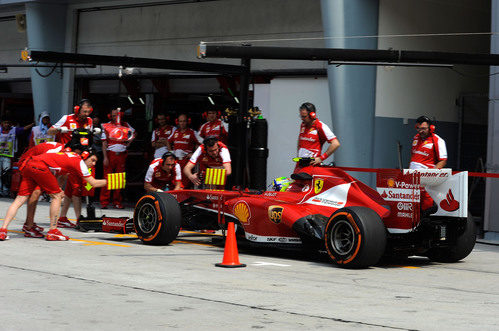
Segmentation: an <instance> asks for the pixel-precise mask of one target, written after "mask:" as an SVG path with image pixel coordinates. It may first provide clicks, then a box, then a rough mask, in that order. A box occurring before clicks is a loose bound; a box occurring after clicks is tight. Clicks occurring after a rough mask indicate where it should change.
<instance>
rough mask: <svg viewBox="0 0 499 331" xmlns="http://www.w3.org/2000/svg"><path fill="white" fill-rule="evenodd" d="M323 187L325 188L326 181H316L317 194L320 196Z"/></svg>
mask: <svg viewBox="0 0 499 331" xmlns="http://www.w3.org/2000/svg"><path fill="white" fill-rule="evenodd" d="M323 187H324V179H316V180H315V184H314V192H315V194H318V193H319V192H320V191H322V188H323Z"/></svg>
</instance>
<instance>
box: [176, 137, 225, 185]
mask: <svg viewBox="0 0 499 331" xmlns="http://www.w3.org/2000/svg"><path fill="white" fill-rule="evenodd" d="M196 164H198V165H199V174H201V177H202V175H203V174H204V172H205V171H206V169H207V168H223V169H225V175H226V176H229V175H230V174H231V173H232V166H231V159H230V153H229V149H228V148H227V146H225V144H224V143H222V142H220V141H218V138H217V137H207V138H206V139H205V140H204V141H203V144H202V145H201V146H199V147H198V148H197V149H196V151H195V152H194V154H192V157H191V159H190V160H189V162H188V163H187V165H186V166H185V168H184V175H186V176H187V178H189V180H190V181H191V182H192V183H193V184H194V185H200V184H201V179H200V176H199V175H198V173H193V169H194V166H195V165H196Z"/></svg>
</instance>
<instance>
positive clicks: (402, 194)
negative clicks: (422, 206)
mask: <svg viewBox="0 0 499 331" xmlns="http://www.w3.org/2000/svg"><path fill="white" fill-rule="evenodd" d="M376 189H377V190H378V193H379V195H381V197H383V199H385V200H386V201H403V202H415V201H419V196H420V192H419V189H412V188H391V187H377V188H376Z"/></svg>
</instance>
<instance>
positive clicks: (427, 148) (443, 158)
mask: <svg viewBox="0 0 499 331" xmlns="http://www.w3.org/2000/svg"><path fill="white" fill-rule="evenodd" d="M416 130H417V132H418V133H417V134H416V135H415V136H414V138H413V141H412V149H411V163H410V164H409V168H410V169H441V168H443V167H445V165H446V164H447V148H446V146H445V141H444V140H443V139H442V138H440V137H439V136H438V135H436V134H435V133H434V131H435V126H434V125H433V124H432V121H431V120H430V118H429V117H427V116H420V117H418V118H417V119H416ZM437 210H438V206H437V205H436V203H435V202H434V201H433V199H432V197H431V196H430V195H429V194H428V192H426V190H425V189H424V188H421V211H422V216H427V215H430V214H433V213H435V212H436V211H437Z"/></svg>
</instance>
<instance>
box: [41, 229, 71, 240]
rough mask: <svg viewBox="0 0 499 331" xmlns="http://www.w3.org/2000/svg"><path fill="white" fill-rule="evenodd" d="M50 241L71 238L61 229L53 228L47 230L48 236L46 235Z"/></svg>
mask: <svg viewBox="0 0 499 331" xmlns="http://www.w3.org/2000/svg"><path fill="white" fill-rule="evenodd" d="M45 239H47V240H48V241H59V240H61V241H65V240H69V237H68V236H65V235H63V234H62V233H61V231H59V229H52V230H49V232H47V236H46V237H45Z"/></svg>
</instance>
